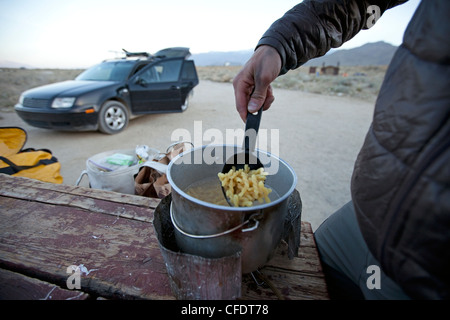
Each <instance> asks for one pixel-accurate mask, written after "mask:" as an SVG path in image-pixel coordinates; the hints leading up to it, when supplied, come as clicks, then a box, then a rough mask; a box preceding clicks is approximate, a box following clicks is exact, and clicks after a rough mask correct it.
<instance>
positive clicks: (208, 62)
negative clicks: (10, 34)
mask: <svg viewBox="0 0 450 320" xmlns="http://www.w3.org/2000/svg"><path fill="white" fill-rule="evenodd" d="M395 50H397V47H395V46H393V45H391V44H389V43H386V42H383V41H379V42H373V43H367V44H365V45H362V46H361V47H357V48H353V49H331V50H330V51H329V52H328V53H327V54H326V55H325V56H323V57H319V58H315V59H312V60H310V61H308V62H307V63H306V64H305V65H306V66H319V67H320V66H322V65H323V64H325V65H327V66H328V65H337V64H338V63H339V64H340V65H341V66H357V65H360V66H368V65H388V64H389V62H390V61H391V59H392V56H393V55H394V52H395ZM252 53H253V50H241V51H229V52H219V51H211V52H205V53H194V54H192V59H194V61H195V64H196V65H197V66H225V65H231V66H233V65H234V66H236V65H238V66H240V65H244V64H245V63H246V62H247V60H248V59H249V58H250V57H251V55H252ZM21 67H23V68H27V69H28V68H33V67H32V66H29V65H26V64H21V63H18V62H14V61H0V68H21Z"/></svg>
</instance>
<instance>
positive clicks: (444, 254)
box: [258, 0, 450, 299]
mask: <svg viewBox="0 0 450 320" xmlns="http://www.w3.org/2000/svg"><path fill="white" fill-rule="evenodd" d="M402 2H405V1H381V0H378V1H376V0H367V1H365V0H329V1H326V0H317V1H308V0H305V1H304V2H303V3H301V4H299V5H297V6H295V7H294V8H293V9H291V10H290V11H288V12H287V13H286V14H285V15H284V16H283V17H282V18H281V19H279V20H277V21H276V22H274V23H273V25H272V26H271V27H270V28H269V30H268V31H267V32H266V33H265V34H264V36H263V37H262V38H261V40H260V42H259V43H258V46H259V45H263V44H265V45H270V46H272V47H274V48H275V49H277V51H278V52H279V53H280V56H281V57H282V62H283V67H282V69H281V72H280V74H283V73H285V72H287V71H288V70H289V69H294V68H296V67H298V66H300V65H302V64H303V63H305V62H306V61H308V60H309V59H311V58H315V57H318V56H321V55H324V54H325V53H326V52H327V51H328V50H329V49H330V48H332V47H339V46H340V45H341V44H342V43H343V42H345V41H347V40H349V39H351V38H352V37H353V36H354V35H355V34H356V33H358V32H359V31H360V30H361V29H365V28H367V27H368V26H369V23H373V20H370V19H373V11H371V10H368V8H369V6H371V5H377V6H378V8H379V9H380V13H381V14H382V13H383V12H384V11H385V10H387V9H389V8H391V7H393V6H395V5H397V4H400V3H402ZM369 9H370V8H369ZM449 17H450V1H448V0H422V2H421V3H420V5H419V7H418V9H417V11H416V13H415V15H414V17H413V18H412V20H411V22H410V24H409V25H408V28H407V30H406V32H405V35H404V39H403V44H402V45H401V46H400V47H399V49H398V50H397V52H396V54H395V55H394V57H393V59H392V61H391V64H390V66H389V68H388V70H387V73H386V76H385V79H384V82H383V85H382V87H381V90H380V93H379V96H378V99H377V102H376V105H375V112H374V117H373V122H372V125H371V126H370V128H369V131H368V133H367V136H366V139H365V142H364V145H363V147H362V149H361V151H360V153H359V155H358V158H357V160H356V163H355V167H354V172H353V177H352V184H351V192H352V199H353V203H354V206H355V211H356V214H357V218H358V222H359V225H360V228H361V231H362V233H363V236H364V239H365V240H366V242H367V245H368V246H369V248H370V250H371V252H372V253H373V254H374V256H375V257H376V258H377V259H378V261H379V262H380V264H381V267H382V268H383V270H384V271H385V272H386V273H387V274H388V275H389V276H390V277H391V278H393V279H394V280H395V281H396V282H397V283H398V284H399V285H400V286H401V287H402V288H403V290H404V291H405V292H406V293H407V294H408V295H409V296H410V297H411V298H417V299H449V298H450V18H449ZM379 23H382V21H379Z"/></svg>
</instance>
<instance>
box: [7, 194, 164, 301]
mask: <svg viewBox="0 0 450 320" xmlns="http://www.w3.org/2000/svg"><path fill="white" fill-rule="evenodd" d="M0 214H1V216H0V265H1V266H3V267H4V268H6V269H9V270H15V271H17V272H20V273H23V274H26V275H28V276H31V277H36V278H39V279H41V280H45V281H48V282H51V283H55V284H57V285H59V286H61V287H64V286H65V284H66V280H67V278H68V277H69V274H68V273H67V268H68V267H69V266H71V265H75V266H79V265H84V266H85V267H86V268H87V270H92V271H91V272H89V273H88V274H82V275H81V290H83V291H86V292H89V293H92V294H93V295H99V296H103V297H107V298H144V299H170V298H173V296H172V293H171V290H170V287H169V283H168V279H167V274H166V271H165V265H164V262H163V260H162V258H161V254H160V251H159V247H158V245H157V242H156V241H155V238H154V233H153V227H152V224H151V223H147V222H142V221H136V220H131V219H124V218H117V217H114V216H111V215H106V214H98V213H95V212H90V211H87V210H82V209H79V208H72V207H67V206H66V207H64V208H61V207H60V206H57V205H50V204H44V203H35V202H32V201H25V200H18V199H14V198H2V199H1V202H0Z"/></svg>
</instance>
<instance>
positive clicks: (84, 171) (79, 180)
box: [75, 170, 91, 186]
mask: <svg viewBox="0 0 450 320" xmlns="http://www.w3.org/2000/svg"><path fill="white" fill-rule="evenodd" d="M85 175H86V176H87V177H88V180H89V175H88V173H87V171H86V170H83V171H81V174H80V177H79V178H78V180H77V182H75V185H76V186H78V185H80V182H81V179H83V176H85ZM90 185H91V184H90V183H89V186H90Z"/></svg>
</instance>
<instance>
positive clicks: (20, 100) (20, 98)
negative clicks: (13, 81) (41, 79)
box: [19, 94, 25, 105]
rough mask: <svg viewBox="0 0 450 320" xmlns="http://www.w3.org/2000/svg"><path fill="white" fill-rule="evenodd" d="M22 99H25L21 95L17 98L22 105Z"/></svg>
mask: <svg viewBox="0 0 450 320" xmlns="http://www.w3.org/2000/svg"><path fill="white" fill-rule="evenodd" d="M23 99H25V97H24V96H23V94H21V95H20V97H19V104H21V105H23Z"/></svg>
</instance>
